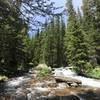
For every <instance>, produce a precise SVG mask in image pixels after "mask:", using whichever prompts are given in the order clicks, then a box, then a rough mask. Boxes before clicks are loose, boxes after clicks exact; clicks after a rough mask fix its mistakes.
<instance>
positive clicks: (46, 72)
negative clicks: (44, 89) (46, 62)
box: [38, 67, 51, 77]
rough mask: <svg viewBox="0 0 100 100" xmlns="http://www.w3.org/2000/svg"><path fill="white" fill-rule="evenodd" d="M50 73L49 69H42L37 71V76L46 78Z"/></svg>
mask: <svg viewBox="0 0 100 100" xmlns="http://www.w3.org/2000/svg"><path fill="white" fill-rule="evenodd" d="M50 73H51V70H50V68H49V67H44V68H42V69H40V70H38V76H39V77H45V76H48V75H50Z"/></svg>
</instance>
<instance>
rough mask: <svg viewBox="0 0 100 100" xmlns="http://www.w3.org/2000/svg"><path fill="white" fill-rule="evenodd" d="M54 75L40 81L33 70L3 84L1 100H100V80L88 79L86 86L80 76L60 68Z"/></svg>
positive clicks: (0, 92)
mask: <svg viewBox="0 0 100 100" xmlns="http://www.w3.org/2000/svg"><path fill="white" fill-rule="evenodd" d="M52 73H53V74H52V75H50V76H47V77H45V78H41V79H38V77H37V71H36V70H31V71H30V72H29V73H27V74H26V75H24V76H21V77H16V78H12V79H10V80H8V81H7V82H5V83H1V84H0V100H100V88H99V84H100V81H99V80H92V79H89V78H87V80H86V79H85V80H86V83H87V85H86V84H85V82H84V80H80V78H79V79H78V78H76V77H78V76H77V75H76V73H74V72H72V71H71V70H68V69H64V68H59V69H55V70H54V71H52ZM66 76H67V77H66ZM72 76H73V77H72ZM55 77H56V78H55ZM79 77H81V76H79ZM84 78H85V77H84ZM58 80H59V81H58ZM88 80H91V81H92V83H93V82H94V83H95V82H96V84H94V83H93V86H92V85H90V84H89V83H88V82H89V81H88ZM91 81H90V82H91ZM77 82H79V83H80V85H78V84H77ZM82 82H83V83H82ZM68 83H70V84H68ZM92 83H91V84H92ZM97 83H98V85H97ZM89 85H90V86H89ZM95 85H97V86H95Z"/></svg>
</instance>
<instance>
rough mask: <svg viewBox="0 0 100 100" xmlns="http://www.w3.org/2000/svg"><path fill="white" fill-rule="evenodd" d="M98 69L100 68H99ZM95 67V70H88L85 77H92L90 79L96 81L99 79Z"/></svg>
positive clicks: (99, 74)
mask: <svg viewBox="0 0 100 100" xmlns="http://www.w3.org/2000/svg"><path fill="white" fill-rule="evenodd" d="M99 67H100V66H99ZM99 67H97V68H95V69H90V70H89V71H88V72H87V75H88V76H89V77H92V78H97V79H100V68H99Z"/></svg>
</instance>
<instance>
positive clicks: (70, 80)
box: [55, 77, 82, 87]
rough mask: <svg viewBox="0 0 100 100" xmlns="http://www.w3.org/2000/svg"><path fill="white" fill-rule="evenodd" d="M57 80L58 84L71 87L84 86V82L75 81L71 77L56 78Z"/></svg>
mask: <svg viewBox="0 0 100 100" xmlns="http://www.w3.org/2000/svg"><path fill="white" fill-rule="evenodd" d="M55 80H56V82H57V83H62V82H64V83H67V84H68V85H69V86H74V85H75V87H76V86H80V85H81V84H82V82H81V81H80V80H77V79H73V78H70V77H55Z"/></svg>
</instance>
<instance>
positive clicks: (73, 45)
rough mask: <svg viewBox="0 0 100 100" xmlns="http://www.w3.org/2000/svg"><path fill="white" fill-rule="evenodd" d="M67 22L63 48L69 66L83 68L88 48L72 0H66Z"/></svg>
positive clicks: (86, 59)
mask: <svg viewBox="0 0 100 100" xmlns="http://www.w3.org/2000/svg"><path fill="white" fill-rule="evenodd" d="M67 12H68V16H69V17H68V24H67V31H66V34H65V48H66V56H67V62H68V65H69V66H75V67H76V68H77V69H78V70H82V69H85V63H87V61H88V52H87V51H88V48H87V44H86V43H85V41H84V33H83V31H82V28H81V25H80V23H79V20H78V18H77V15H76V12H75V11H74V8H73V5H72V0H67Z"/></svg>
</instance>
